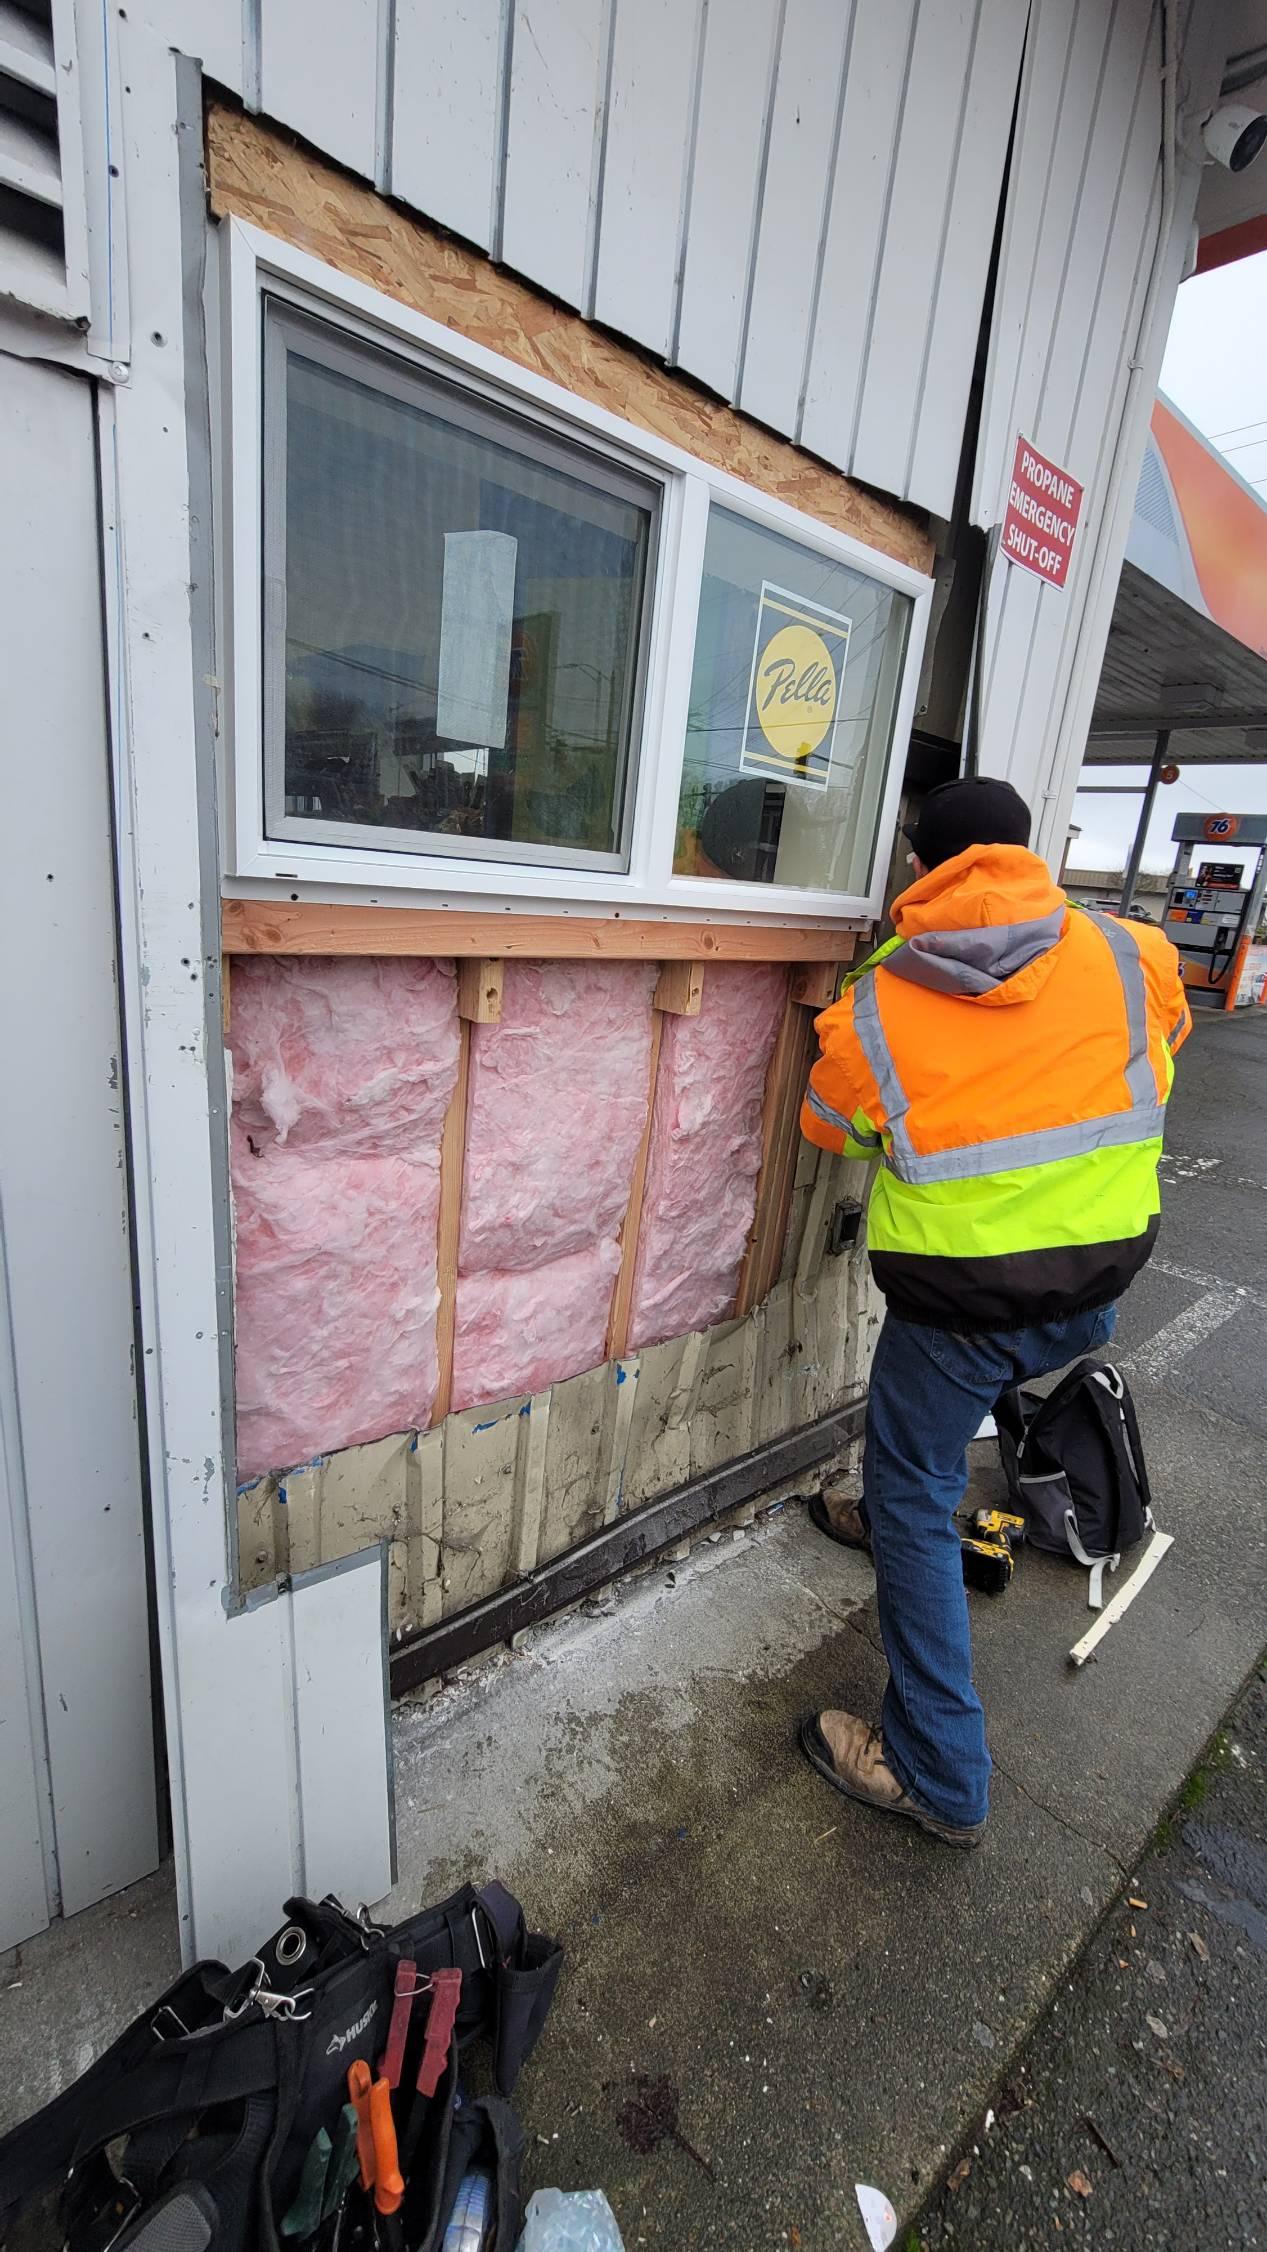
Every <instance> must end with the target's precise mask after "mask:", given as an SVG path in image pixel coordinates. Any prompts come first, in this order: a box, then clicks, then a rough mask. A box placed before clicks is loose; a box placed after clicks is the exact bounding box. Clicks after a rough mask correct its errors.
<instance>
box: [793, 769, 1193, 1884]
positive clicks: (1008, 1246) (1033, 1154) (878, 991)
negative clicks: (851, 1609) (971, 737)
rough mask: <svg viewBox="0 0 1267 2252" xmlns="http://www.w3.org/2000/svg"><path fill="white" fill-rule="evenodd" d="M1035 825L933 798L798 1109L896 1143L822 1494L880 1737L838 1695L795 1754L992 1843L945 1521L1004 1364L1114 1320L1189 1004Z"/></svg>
mask: <svg viewBox="0 0 1267 2252" xmlns="http://www.w3.org/2000/svg"><path fill="white" fill-rule="evenodd" d="M1029 833H1030V816H1029V809H1028V807H1027V806H1026V804H1025V802H1024V800H1023V799H1022V798H1021V797H1019V796H1018V795H1017V793H1016V791H1015V790H1014V789H1012V788H1011V786H1010V785H1009V784H1008V783H1006V782H997V781H991V780H987V779H974V780H967V781H959V782H947V783H945V784H943V785H942V787H941V788H940V789H937V790H934V791H932V792H931V794H930V795H929V797H928V798H927V799H926V800H925V802H924V805H923V808H922V810H921V812H920V815H919V818H918V820H917V821H916V823H915V824H914V826H913V827H912V828H911V829H909V830H908V831H907V836H908V841H909V842H910V844H911V846H912V848H913V849H912V853H911V857H910V865H911V867H912V868H913V869H914V871H915V881H914V883H913V884H912V885H911V887H910V889H909V890H907V891H905V892H903V894H902V895H901V897H900V898H899V899H898V900H896V901H895V903H894V906H893V925H894V929H895V931H896V932H897V936H896V938H894V939H892V940H890V941H889V943H888V944H887V945H886V946H883V947H881V948H880V950H879V952H878V953H876V954H874V955H873V956H872V957H871V960H870V961H869V962H868V963H867V964H866V965H865V966H864V968H863V969H862V971H861V972H860V973H858V974H857V975H855V976H854V977H853V978H851V979H850V980H849V982H848V984H847V987H846V990H845V992H844V993H843V995H842V996H841V998H840V1000H838V1001H836V1002H835V1003H834V1004H833V1005H832V1007H831V1008H829V1009H826V1010H825V1011H824V1012H823V1014H822V1015H821V1016H820V1017H819V1019H818V1022H817V1031H818V1036H819V1041H820V1044H821V1049H822V1053H821V1056H820V1058H819V1061H818V1062H817V1063H816V1064H815V1065H814V1067H813V1070H812V1071H811V1073H810V1081H809V1088H808V1091H807V1094H806V1097H805V1103H804V1107H803V1109H802V1112H801V1127H802V1131H803V1132H804V1133H805V1134H807V1135H808V1137H809V1139H810V1140H811V1141H813V1142H817V1143H818V1144H819V1145H820V1147H821V1148H823V1149H828V1150H836V1151H843V1152H844V1153H845V1155H847V1156H849V1157H862V1158H878V1159H879V1161H880V1163H879V1170H878V1172H877V1174H876V1177H875V1185H874V1188H873V1191H872V1195H871V1203H870V1210H869V1214H868V1222H867V1236H868V1247H869V1250H870V1255H871V1264H872V1269H873V1271H874V1274H875V1279H876V1281H877V1283H878V1284H879V1286H880V1288H881V1290H882V1291H883V1292H884V1295H885V1298H886V1300H887V1314H886V1318H885V1322H884V1327H883V1329H882V1330H881V1333H880V1338H879V1342H878V1344H877V1347H876V1354H875V1361H874V1365H873V1367H872V1371H871V1382H870V1394H869V1398H868V1402H867V1430H866V1447H865V1453H864V1459H863V1477H862V1496H861V1500H860V1501H858V1500H851V1499H850V1498H848V1496H847V1494H846V1495H840V1494H837V1495H835V1496H834V1497H833V1496H832V1494H831V1493H830V1492H829V1493H828V1494H826V1495H824V1496H823V1497H821V1498H820V1499H819V1500H818V1501H817V1502H816V1503H814V1504H813V1505H812V1514H813V1515H814V1518H815V1522H816V1523H817V1524H818V1525H819V1527H820V1529H821V1530H822V1531H824V1532H826V1533H828V1534H830V1535H831V1537H832V1538H833V1539H836V1540H839V1541H842V1542H843V1543H844V1544H845V1545H847V1546H852V1547H868V1548H870V1550H871V1553H872V1555H873V1557H874V1561H875V1574H876V1595H877V1601H878V1605H879V1614H880V1631H881V1635H882V1637H883V1641H884V1649H885V1654H886V1656H887V1658H888V1661H889V1676H890V1678H889V1684H888V1688H887V1691H886V1693H885V1698H884V1708H883V1716H882V1723H881V1727H880V1729H879V1730H876V1729H874V1728H871V1727H869V1726H868V1724H867V1722H866V1721H865V1720H862V1719H860V1718H858V1717H857V1716H856V1715H855V1714H852V1713H847V1712H823V1713H819V1714H818V1715H816V1716H815V1717H813V1718H811V1719H809V1720H807V1721H806V1722H805V1725H804V1727H803V1728H802V1731H801V1743H802V1748H803V1749H804V1751H805V1752H806V1754H807V1756H808V1758H809V1759H810V1760H811V1761H812V1762H813V1764H814V1766H815V1767H816V1768H817V1769H818V1770H819V1772H820V1774H822V1775H824V1776H825V1777H826V1779H827V1781H828V1782H830V1783H832V1784H834V1785H835V1786H836V1788H837V1789H838V1790H841V1791H843V1792H845V1793H846V1794H847V1795H848V1796H849V1797H851V1798H856V1799H861V1800H862V1801H864V1802H865V1803H866V1804H867V1805H870V1806H875V1807H879V1808H882V1809H884V1810H885V1811H887V1812H889V1813H892V1814H900V1815H905V1816H906V1817H907V1818H908V1819H910V1820H912V1821H914V1822H917V1823H919V1824H920V1825H921V1826H922V1827H923V1828H924V1829H926V1830H929V1831H931V1832H932V1833H933V1835H934V1836H935V1837H938V1838H941V1839H943V1840H944V1841H945V1842H946V1843H947V1844H949V1845H956V1846H971V1845H975V1844H976V1843H977V1841H978V1839H979V1838H980V1836H981V1833H982V1830H983V1828H984V1826H985V1819H986V1813H987V1807H988V1796H989V1780H990V1756H989V1753H988V1751H987V1750H986V1740H985V1722H984V1716H983V1713H982V1710H981V1703H980V1700H979V1698H978V1697H977V1694H976V1691H975V1689H974V1688H973V1685H972V1653H971V1646H970V1641H969V1634H968V1608H967V1598H966V1596H965V1593H964V1585H963V1573H962V1566H961V1561H960V1547H959V1536H958V1533H957V1531H956V1528H955V1523H954V1517H955V1511H956V1509H957V1508H958V1506H959V1503H960V1501H961V1500H962V1498H963V1493H964V1489H965V1486H966V1484H967V1476H968V1470H967V1447H968V1443H969V1441H970V1440H971V1439H972V1438H973V1437H974V1435H975V1433H976V1432H977V1430H978V1428H979V1427H980V1424H981V1422H982V1420H983V1418H984V1417H985V1416H986V1415H988V1414H989V1413H990V1411H991V1410H992V1409H993V1407H994V1404H995V1401H996V1400H997V1399H998V1397H999V1394H1000V1393H1001V1392H1002V1391H1004V1390H1005V1389H1006V1388H1007V1387H1008V1386H1009V1385H1012V1384H1018V1383H1020V1382H1022V1381H1024V1380H1026V1379H1028V1378H1032V1377H1035V1376H1041V1375H1043V1374H1045V1373H1047V1372H1048V1371H1051V1370H1054V1369H1058V1368H1062V1367H1063V1366H1065V1364H1066V1363H1068V1362H1070V1361H1073V1360H1076V1359H1077V1358H1078V1357H1079V1355H1081V1354H1083V1353H1093V1352H1095V1351H1096V1350H1097V1349H1098V1348H1099V1347H1100V1346H1102V1345H1104V1344H1105V1343H1106V1341H1107V1340H1108V1339H1109V1337H1111V1335H1112V1333H1113V1325H1114V1320H1115V1302H1116V1300H1117V1299H1118V1298H1119V1297H1120V1296H1121V1294H1122V1292H1123V1291H1124V1290H1125V1289H1126V1287H1127V1285H1128V1283H1130V1282H1131V1280H1132V1279H1133V1277H1134V1276H1135V1275H1136V1274H1138V1272H1139V1270H1140V1268H1141V1267H1142V1266H1143V1265H1144V1263H1145V1261H1146V1260H1147V1258H1148V1257H1149V1254H1150V1252H1151V1250H1152V1247H1153V1242H1154V1238H1155V1236H1156V1232H1157V1224H1158V1215H1159V1208H1160V1199H1159V1195H1158V1186H1157V1161H1158V1158H1159V1157H1160V1155H1161V1146H1162V1121H1163V1114H1164V1106H1165V1103H1166V1098H1167V1096H1168V1094H1169V1092H1170V1085H1171V1081H1172V1079H1173V1076H1174V1065H1173V1062H1172V1057H1173V1054H1174V1051H1175V1050H1176V1049H1177V1048H1178V1047H1179V1045H1180V1042H1181V1041H1182V1040H1183V1039H1184V1038H1185V1037H1186V1035H1187V1033H1188V1032H1189V1031H1190V1030H1191V1023H1192V1020H1191V1017H1190V1015H1189V1013H1188V1006H1187V1002H1186V1000H1185V998H1184V991H1183V986H1182V984H1181V982H1180V975H1179V957H1178V955H1177V954H1176V952H1175V949H1174V947H1173V946H1171V945H1170V944H1169V942H1168V940H1167V939H1165V938H1164V937H1163V936H1162V934H1161V932H1160V931H1159V930H1157V929H1155V928H1153V927H1150V926H1148V925H1145V924H1135V923H1129V922H1121V921H1117V920H1114V919H1112V918H1110V917H1109V916H1101V915H1096V914H1091V913H1086V912H1083V911H1082V910H1080V909H1078V908H1076V907H1071V906H1070V904H1069V902H1068V900H1067V899H1066V897H1065V895H1064V893H1063V892H1062V891H1061V890H1060V888H1059V886H1058V885H1057V884H1055V883H1053V881H1052V878H1051V875H1050V873H1049V871H1048V869H1047V866H1046V864H1045V862H1043V861H1042V860H1040V859H1039V858H1038V856H1037V855H1036V854H1035V853H1032V852H1030V851H1029V849H1028V845H1029Z"/></svg>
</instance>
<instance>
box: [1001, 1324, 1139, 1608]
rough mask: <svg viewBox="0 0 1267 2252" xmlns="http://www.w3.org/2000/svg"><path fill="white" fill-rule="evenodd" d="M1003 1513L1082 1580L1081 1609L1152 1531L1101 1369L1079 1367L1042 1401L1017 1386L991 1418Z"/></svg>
mask: <svg viewBox="0 0 1267 2252" xmlns="http://www.w3.org/2000/svg"><path fill="white" fill-rule="evenodd" d="M994 1418H995V1422H996V1423H997V1425H998V1429H999V1452H1000V1454H1001V1456H1002V1458H1003V1468H1004V1471H1005V1473H1006V1476H1007V1483H1008V1491H1009V1493H1010V1494H1011V1497H1012V1506H1013V1508H1014V1509H1015V1510H1016V1511H1017V1512H1018V1514H1019V1515H1021V1516H1023V1517H1024V1519H1025V1527H1026V1535H1027V1538H1028V1539H1029V1540H1030V1541H1031V1542H1032V1544H1033V1546H1034V1547H1035V1548H1045V1549H1047V1550H1049V1551H1050V1552H1051V1554H1053V1555H1056V1556H1071V1557H1073V1558H1074V1559H1075V1560H1076V1562H1078V1563H1079V1564H1082V1565H1084V1566H1085V1567H1086V1569H1087V1571H1088V1572H1089V1573H1090V1575H1091V1577H1090V1582H1089V1587H1088V1596H1087V1600H1088V1602H1089V1603H1090V1605H1091V1608H1092V1610H1093V1611H1098V1610H1100V1609H1101V1608H1102V1606H1103V1602H1104V1587H1103V1581H1104V1573H1105V1571H1106V1569H1107V1570H1109V1571H1112V1572H1115V1571H1116V1570H1117V1567H1118V1565H1119V1563H1120V1562H1121V1560H1122V1556H1123V1555H1124V1553H1125V1551H1126V1550H1127V1549H1128V1548H1133V1547H1134V1546H1135V1544H1136V1542H1137V1541H1140V1540H1142V1539H1143V1537H1144V1534H1145V1533H1146V1532H1148V1531H1150V1530H1151V1528H1152V1523H1153V1504H1152V1495H1151V1493H1150V1492H1149V1489H1148V1472H1147V1470H1146V1468H1145V1466H1144V1449H1143V1444H1142V1442H1141V1440H1140V1435H1139V1424H1138V1423H1137V1421H1136V1418H1135V1404H1134V1402H1133V1400H1132V1399H1131V1395H1130V1392H1129V1391H1128V1389H1127V1385H1126V1379H1125V1377H1124V1376H1123V1375H1122V1372H1121V1370H1120V1369H1118V1368H1114V1367H1113V1366H1112V1365H1111V1364H1110V1363H1109V1362H1108V1361H1094V1360H1082V1361H1079V1362H1078V1363H1077V1365H1076V1366H1075V1367H1074V1368H1071V1369H1070V1371H1069V1374H1068V1375H1067V1376H1066V1377H1063V1378H1062V1379H1061V1382H1060V1383H1059V1384H1058V1385H1057V1386H1056V1389H1055V1391H1054V1392H1051V1393H1049V1394H1048V1396H1047V1397H1046V1398H1045V1399H1044V1397H1043V1396H1042V1394H1041V1393H1039V1392H1033V1391H1030V1390H1028V1389H1027V1388H1025V1387H1024V1386H1021V1385H1018V1386H1017V1387H1016V1388H1015V1390H1013V1391H1010V1392H1005V1393H1004V1394H1003V1397H1002V1399H1001V1400H1000V1401H999V1402H998V1405H997V1406H996V1408H995V1411H994Z"/></svg>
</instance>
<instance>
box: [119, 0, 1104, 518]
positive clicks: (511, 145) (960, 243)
mask: <svg viewBox="0 0 1267 2252" xmlns="http://www.w3.org/2000/svg"><path fill="white" fill-rule="evenodd" d="M147 5H148V6H149V7H150V9H151V11H152V12H153V13H154V17H155V21H156V23H157V22H158V20H159V17H160V15H161V6H160V0H147ZM1028 12H1029V0H451V4H449V0H445V4H440V0H342V4H336V0H179V6H178V18H177V20H178V23H179V26H180V35H181V37H182V39H183V41H184V43H185V44H186V45H187V47H188V49H189V51H190V52H192V53H199V52H202V53H203V54H205V55H206V56H207V57H208V59H209V60H208V67H209V69H211V70H213V71H218V72H220V73H224V74H226V75H228V83H229V84H230V85H231V86H233V87H234V88H235V90H236V91H239V92H241V93H242V94H243V96H244V98H245V99H246V100H247V102H248V103H250V104H251V105H252V106H258V107H259V108H260V109H261V110H262V111H263V112H264V114H265V115H267V116H270V117H273V118H276V119H277V120H278V121H279V122H280V123H281V124H283V125H287V126H290V127H292V128H293V129H294V130H295V131H296V132H298V133H301V134H303V135H304V136H305V137H306V138H307V139H308V140H310V141H312V142H314V143H315V144H316V146H317V147H318V148H321V149H324V150H326V151H327V152H328V153H329V154H330V155H331V156H333V157H336V158H337V159H338V160H339V162H340V163H342V164H346V165H348V166H350V167H351V168H352V169H353V170H354V171H357V172H360V173H362V174H364V176H365V177H366V178H368V179H373V180H376V181H377V182H378V183H379V185H380V186H382V187H385V188H390V190H391V192H392V193H393V194H394V195H396V196H399V197H400V198H402V199H403V200H405V201H407V202H408V203H410V204H412V205H413V206H414V207H415V208H416V209H417V210H419V211H421V212H423V213H424V214H426V215H427V216H429V217H431V218H433V219H436V220H439V221H440V222H441V223H442V224H443V225H444V226H447V227H452V228H454V229H455V230H456V231H457V232H458V233H460V234H463V235H465V236H467V237H468V238H469V239H470V240H471V241H472V242H475V243H477V244H478V245H479V246H480V248H481V249H486V250H488V251H490V252H491V254H492V255H493V256H494V257H498V258H501V259H503V260H504V261H505V263H506V264H507V265H509V266H512V267H514V268H515V269H516V270H517V271H518V272H520V273H522V274H524V275H526V276H527V277H528V279H529V280H531V281H534V282H536V283H538V284H539V285H540V286H541V287H542V288H544V289H546V290H549V291H550V292H551V293H552V294H553V295H555V296H557V297H559V298H561V299H562V300H563V301H564V303H566V304H568V305H573V306H576V307H577V308H578V309H579V310H580V311H581V312H583V313H585V314H586V315H587V316H590V317H594V318H597V319H599V320H601V321H603V322H605V323H606V324H607V325H608V326H609V327H611V328H613V329H615V330H617V331H618V332H619V333H621V334H623V335H625V336H629V337H632V338H633V339H634V340H635V341H636V342H637V343H639V344H643V345H646V346H647V347H648V348H649V349H650V350H651V351H653V352H655V353H656V354H657V355H659V356H661V357H663V358H665V359H667V360H668V361H669V362H670V363H671V364H676V365H679V366H681V367H682V368H683V369H685V370H686V371H687V372H688V373H689V374H691V375H693V376H695V377H697V378H698V379H699V380H700V381H701V382H703V383H706V384H708V385H709V386H710V387H711V388H712V389H713V390H715V391H718V392H719V393H720V394H721V395H722V396H723V397H725V398H727V399H729V400H731V401H733V402H734V403H736V404H738V405H740V406H742V407H743V408H745V409H746V411H747V412H749V413H750V414H753V415H755V416H756V417H757V418H758V419H759V420H761V421H763V422H767V423H769V424H770V425H771V427H772V428H774V429H776V430H778V431H780V432H781V433H782V434H783V435H785V436H787V437H790V438H793V439H796V440H798V441H799V442H801V443H803V444H805V445H807V446H809V447H810V448H812V450H813V451H814V452H816V453H819V454H821V455H822V456H823V457H824V459H826V460H827V461H830V462H833V463H835V464H836V465H837V466H838V467H840V468H841V469H844V470H846V471H849V472H850V473H852V474H853V475H855V476H858V477H861V478H865V479H866V480H867V481H868V482H870V483H873V484H877V485H880V486H882V487H883V488H884V489H885V490H886V491H889V492H892V493H896V494H898V495H900V496H902V497H906V498H910V499H911V500H914V501H916V502H919V503H920V504H922V505H923V506H925V507H927V508H930V509H933V510H935V511H937V512H939V513H943V514H944V513H946V512H948V511H949V508H950V505H951V501H952V498H953V494H954V486H955V475H956V470H957V468H958V462H959V452H960V441H961V437H962V431H963V419H964V408H965V404H966V400H967V395H968V385H969V381H970V377H971V372H972V361H973V354H974V351H975V347H976V337H977V330H978V326H979V322H980V315H981V305H982V299H983V293H984V288H985V278H986V269H987V265H988V261H989V252H990V243H991V239H992V235H993V230H994V222H995V216H996V211H997V204H998V196H999V189H1000V183H1001V180H1002V175H1003V164H1004V159H1005V156H1006V151H1007V141H1008V133H1009V130H1010V126H1011V121H1012V112H1013V107H1014V103H1015V97H1016V85H1017V78H1018V75H1019V70H1020V57H1021V47H1022V42H1023V40H1024V34H1025V24H1026V20H1027V16H1028ZM1100 12H1101V13H1103V12H1104V10H1103V8H1102V9H1101V11H1100ZM169 36H170V33H169ZM212 58H214V60H212ZM239 58H240V61H239ZM235 63H237V65H238V67H237V69H236V71H235V70H234V65H235Z"/></svg>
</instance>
